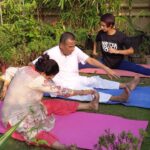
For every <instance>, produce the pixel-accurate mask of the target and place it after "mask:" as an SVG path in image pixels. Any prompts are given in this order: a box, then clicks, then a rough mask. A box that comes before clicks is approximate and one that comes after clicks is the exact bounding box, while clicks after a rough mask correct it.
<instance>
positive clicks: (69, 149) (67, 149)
mask: <svg viewBox="0 0 150 150" xmlns="http://www.w3.org/2000/svg"><path fill="white" fill-rule="evenodd" d="M51 148H53V149H55V150H78V148H77V147H76V145H70V146H66V145H64V144H61V143H59V142H58V141H56V142H55V143H53V144H52V145H51Z"/></svg>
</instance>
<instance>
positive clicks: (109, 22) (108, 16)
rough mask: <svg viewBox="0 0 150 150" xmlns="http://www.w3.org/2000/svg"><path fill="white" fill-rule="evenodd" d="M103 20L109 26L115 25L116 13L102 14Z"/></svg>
mask: <svg viewBox="0 0 150 150" xmlns="http://www.w3.org/2000/svg"><path fill="white" fill-rule="evenodd" d="M101 21H103V22H105V23H106V25H107V27H110V26H112V27H113V26H114V25H115V17H114V15H112V14H110V13H107V14H104V15H102V16H101Z"/></svg>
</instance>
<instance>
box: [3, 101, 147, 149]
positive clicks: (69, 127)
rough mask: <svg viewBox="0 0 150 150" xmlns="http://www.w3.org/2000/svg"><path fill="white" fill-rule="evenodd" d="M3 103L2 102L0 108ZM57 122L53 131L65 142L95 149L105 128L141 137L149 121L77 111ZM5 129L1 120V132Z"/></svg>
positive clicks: (59, 118) (58, 119)
mask: <svg viewBox="0 0 150 150" xmlns="http://www.w3.org/2000/svg"><path fill="white" fill-rule="evenodd" d="M1 106H2V103H1V102H0V109H1ZM55 117H56V124H55V127H54V129H53V130H52V131H51V132H52V133H53V134H55V135H56V136H57V137H58V139H59V141H60V142H61V143H63V144H67V145H70V144H76V145H77V146H78V147H80V148H83V149H90V150H93V148H94V145H95V144H97V142H98V138H99V136H101V135H103V134H104V133H105V132H104V131H105V130H107V129H110V132H111V133H115V135H118V134H119V133H121V132H122V131H131V132H132V133H133V134H134V135H135V136H137V137H139V129H144V130H145V129H146V127H147V125H148V121H138V120H129V119H124V118H121V117H116V116H111V115H102V114H96V113H86V112H76V113H72V114H70V115H65V116H55ZM4 132H5V129H4V127H3V125H2V123H1V121H0V133H4Z"/></svg>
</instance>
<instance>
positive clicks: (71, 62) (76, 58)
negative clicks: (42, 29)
mask: <svg viewBox="0 0 150 150" xmlns="http://www.w3.org/2000/svg"><path fill="white" fill-rule="evenodd" d="M45 53H46V54H48V55H49V57H50V59H54V60H55V61H56V62H57V63H58V65H59V73H58V74H57V75H56V76H55V77H54V79H53V80H54V82H55V83H56V84H57V85H61V86H63V87H68V85H67V84H69V85H70V86H69V88H72V89H73V88H75V87H77V85H78V84H79V80H80V79H79V78H80V76H79V66H78V64H79V63H82V64H85V63H86V60H87V59H88V58H89V56H88V55H87V54H85V53H84V52H82V50H80V49H79V48H78V47H76V46H75V49H74V51H73V52H72V53H71V54H70V55H68V56H65V55H63V54H62V52H61V50H60V48H59V46H55V47H53V48H51V49H49V50H47V51H45V52H44V54H45ZM37 60H38V58H37V59H36V60H34V61H33V64H35V63H36V61H37ZM76 84H77V85H76Z"/></svg>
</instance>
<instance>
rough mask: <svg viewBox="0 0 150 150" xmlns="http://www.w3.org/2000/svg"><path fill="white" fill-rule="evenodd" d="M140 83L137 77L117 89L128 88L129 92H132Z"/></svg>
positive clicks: (121, 84)
mask: <svg viewBox="0 0 150 150" xmlns="http://www.w3.org/2000/svg"><path fill="white" fill-rule="evenodd" d="M139 82H140V78H139V76H138V75H137V76H135V77H134V79H133V80H132V81H130V82H128V83H120V86H119V88H125V87H127V88H129V89H130V90H131V91H132V90H134V89H135V88H136V86H137V85H138V84H139Z"/></svg>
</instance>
